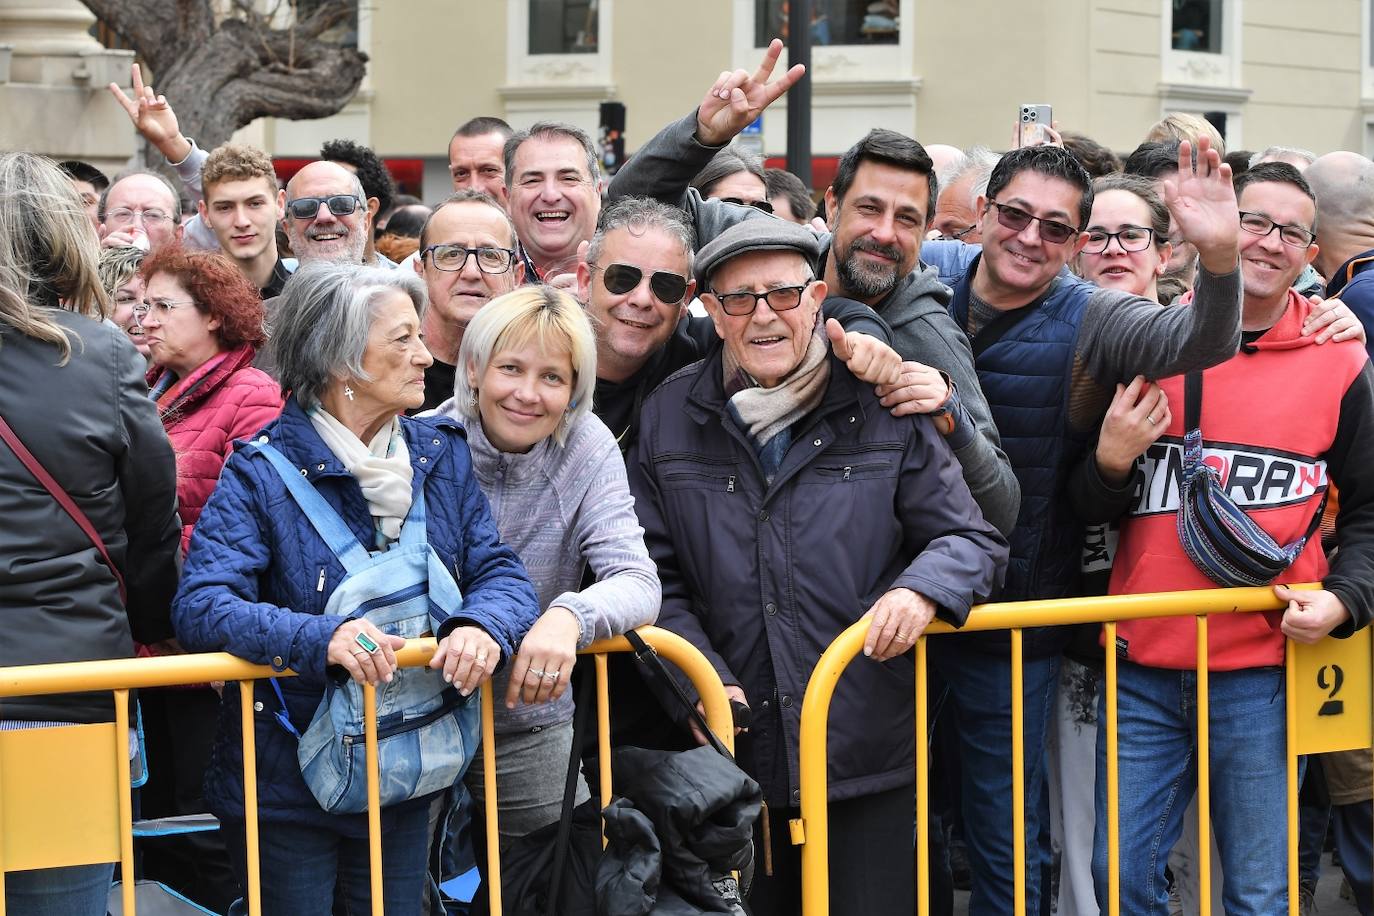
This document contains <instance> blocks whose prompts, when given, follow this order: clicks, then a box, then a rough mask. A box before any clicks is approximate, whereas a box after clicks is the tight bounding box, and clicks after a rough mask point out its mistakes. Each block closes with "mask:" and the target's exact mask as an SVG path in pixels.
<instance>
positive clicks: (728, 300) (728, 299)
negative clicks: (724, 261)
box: [711, 280, 816, 318]
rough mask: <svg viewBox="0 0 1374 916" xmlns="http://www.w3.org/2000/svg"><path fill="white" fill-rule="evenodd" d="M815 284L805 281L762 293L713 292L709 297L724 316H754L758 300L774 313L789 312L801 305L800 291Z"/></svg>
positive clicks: (811, 281)
mask: <svg viewBox="0 0 1374 916" xmlns="http://www.w3.org/2000/svg"><path fill="white" fill-rule="evenodd" d="M815 282H816V281H815V280H807V281H806V282H805V283H803V284H802V285H801V286H779V287H777V288H776V289H770V290H768V291H766V292H762V293H752V292H746V291H741V292H737V293H720V292H714V291H713V292H712V293H711V295H712V296H715V297H716V301H717V302H719V303H720V307H721V308H722V309H724V310H725V314H727V315H734V316H735V317H737V318H740V317H743V316H745V315H752V314H754V310H755V309H756V308H758V307H759V300H760V299H762V300H763V301H764V302H767V303H768V307H769V308H770V309H772V310H773V311H775V312H787V311H791V310H792V309H794V308H796V307H797V306H799V305H801V298H802V291H803V290H804V289H806V288H807V287H808V286H810V285H811V284H812V283H815Z"/></svg>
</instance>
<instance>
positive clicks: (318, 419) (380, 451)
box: [310, 408, 415, 541]
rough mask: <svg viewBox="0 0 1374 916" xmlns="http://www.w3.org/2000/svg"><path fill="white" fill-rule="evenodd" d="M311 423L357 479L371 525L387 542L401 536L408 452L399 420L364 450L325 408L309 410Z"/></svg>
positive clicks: (407, 492)
mask: <svg viewBox="0 0 1374 916" xmlns="http://www.w3.org/2000/svg"><path fill="white" fill-rule="evenodd" d="M310 422H311V424H313V425H314V427H315V432H317V433H319V434H320V438H321V439H323V440H324V444H325V445H327V446H329V450H330V451H331V452H333V453H334V456H335V457H336V458H338V459H339V460H340V461H341V462H343V466H344V467H345V468H347V469H348V472H349V473H350V474H352V475H353V476H354V477H356V478H357V479H358V486H360V487H362V490H363V499H365V500H367V509H368V511H369V512H370V513H371V514H372V519H373V523H374V524H375V525H376V526H377V529H378V530H379V531H381V533H382V534H383V535H384V536H385V537H386V539H387V540H388V541H394V540H396V539H397V538H399V537H400V536H401V522H403V521H405V517H406V514H407V513H409V512H410V482H411V478H412V477H413V476H414V473H415V472H414V469H413V468H412V467H411V466H410V450H409V449H407V448H406V440H405V436H403V435H401V421H400V419H399V418H393V419H392V421H391V422H390V423H388V424H387V425H386V426H383V427H382V428H381V430H380V431H379V432H378V433H377V435H375V436H373V437H372V441H371V442H369V443H368V444H367V446H366V447H364V445H363V442H362V440H361V439H359V438H358V437H357V436H356V435H354V434H353V431H352V430H350V429H349V428H348V427H346V426H344V425H343V424H342V423H340V422H339V421H338V419H337V418H336V417H334V415H333V414H331V413H329V411H327V410H325V409H324V408H319V409H317V410H312V411H310Z"/></svg>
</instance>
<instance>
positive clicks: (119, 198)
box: [96, 169, 181, 251]
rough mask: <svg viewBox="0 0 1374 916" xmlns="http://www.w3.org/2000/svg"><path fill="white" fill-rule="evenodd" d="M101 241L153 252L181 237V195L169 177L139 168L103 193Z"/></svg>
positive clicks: (98, 209)
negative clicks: (169, 180) (174, 188)
mask: <svg viewBox="0 0 1374 916" xmlns="http://www.w3.org/2000/svg"><path fill="white" fill-rule="evenodd" d="M96 217H97V218H98V219H99V220H100V228H99V230H98V233H99V235H100V244H101V245H102V246H103V247H105V248H123V247H126V246H132V247H134V248H142V249H143V250H144V251H152V250H153V249H156V248H161V247H162V246H163V245H166V244H167V243H168V242H175V241H180V240H181V198H179V197H177V194H176V191H174V190H173V189H172V186H171V184H170V183H168V181H167V179H165V178H163V177H162V176H161V175H159V174H157V173H156V172H149V171H146V170H143V169H139V170H136V171H132V172H125V173H124V174H123V175H120V176H118V177H117V178H115V180H114V182H113V183H112V184H111V185H110V186H109V187H108V188H106V189H105V192H104V193H103V194H101V195H100V205H99V207H98V208H97V211H96Z"/></svg>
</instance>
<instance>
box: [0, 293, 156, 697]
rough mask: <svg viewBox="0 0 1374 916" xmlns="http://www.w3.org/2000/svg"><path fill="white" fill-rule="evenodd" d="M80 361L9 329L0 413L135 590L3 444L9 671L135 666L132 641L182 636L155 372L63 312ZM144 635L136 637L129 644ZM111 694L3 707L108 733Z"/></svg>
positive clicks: (4, 617)
mask: <svg viewBox="0 0 1374 916" xmlns="http://www.w3.org/2000/svg"><path fill="white" fill-rule="evenodd" d="M50 314H51V315H52V317H53V318H54V319H55V320H56V321H57V322H58V323H59V324H60V325H62V326H63V327H64V328H66V329H67V330H68V331H69V332H71V334H72V338H73V341H72V354H71V360H70V361H69V362H68V363H67V364H66V365H65V366H58V365H57V363H58V360H59V358H60V355H59V353H58V350H57V348H56V347H54V346H53V345H51V344H48V343H44V342H42V341H39V340H35V339H34V338H31V337H28V336H27V335H24V334H21V333H20V332H18V331H16V330H15V329H14V328H13V327H11V326H9V325H7V324H0V416H3V417H4V418H5V420H6V421H7V422H8V423H9V424H10V426H11V427H12V428H13V429H14V431H15V433H16V434H18V436H19V438H20V440H21V441H23V442H24V444H25V445H26V446H27V447H28V449H29V451H30V452H32V453H33V455H34V457H35V458H37V459H38V461H39V463H40V464H42V465H43V466H44V467H45V468H46V469H47V470H48V473H50V474H51V475H52V476H53V477H54V478H55V479H56V480H57V483H58V484H59V485H60V486H61V487H62V488H63V489H64V490H66V491H67V493H68V494H69V495H70V496H71V497H72V499H73V500H74V501H75V502H76V504H77V505H78V506H79V507H80V508H81V510H82V511H83V512H85V514H86V515H87V517H88V518H89V519H90V520H91V524H92V525H93V526H94V527H95V529H96V531H97V532H98V533H99V534H100V537H101V540H103V541H104V542H105V546H106V548H107V549H108V550H109V552H110V557H111V559H113V560H114V563H115V565H116V566H117V567H119V569H120V570H121V572H122V573H123V575H124V579H125V582H126V584H127V586H128V596H129V603H128V611H127V614H126V611H125V607H124V605H123V604H122V603H121V601H120V598H119V588H118V585H117V583H116V581H115V577H114V575H113V573H111V572H110V570H109V568H108V567H107V566H106V565H105V563H104V561H103V560H102V559H101V558H100V554H99V552H98V551H97V550H96V548H95V546H94V545H92V543H91V541H90V540H89V539H88V538H87V537H86V535H85V534H83V533H82V532H81V529H80V528H78V527H77V526H76V523H75V522H73V521H72V520H71V518H70V517H69V516H68V515H67V514H66V513H65V512H64V511H63V510H62V508H61V507H60V506H59V505H58V504H57V502H56V501H55V500H54V499H53V498H52V497H51V496H50V495H48V492H47V490H45V489H43V487H42V485H41V484H39V483H38V481H37V480H36V479H34V477H33V475H32V474H30V473H29V471H28V470H27V469H26V468H25V467H24V465H22V464H21V463H20V462H19V459H18V458H17V457H15V455H14V453H13V452H12V451H10V449H9V447H8V446H6V445H4V444H2V443H0V520H3V522H0V622H3V626H4V630H5V633H6V638H5V639H3V640H0V667H4V666H8V665H35V664H42V663H45V662H72V661H85V660H88V659H101V658H128V657H130V656H132V655H133V653H134V646H133V639H138V640H139V641H141V642H155V641H157V640H161V639H166V638H168V637H170V636H171V635H172V626H171V621H170V619H169V616H168V612H169V609H170V607H171V599H172V593H173V592H174V591H175V590H176V584H177V582H176V576H177V569H176V562H177V558H178V555H179V553H180V544H179V538H180V534H181V526H180V524H179V523H178V521H177V513H176V461H175V458H174V457H173V455H172V446H171V444H170V443H169V442H168V441H167V434H166V432H164V431H163V428H162V423H161V421H160V420H158V416H157V408H156V406H155V405H154V404H153V402H152V401H150V400H149V399H148V387H147V385H145V384H144V381H143V373H144V371H145V370H146V368H147V366H146V364H145V363H144V361H143V359H142V358H141V357H140V356H139V355H138V353H137V352H136V351H135V350H134V348H133V345H132V344H131V343H129V339H128V338H127V337H126V336H125V335H124V333H123V332H122V331H120V330H119V329H118V328H116V327H115V326H114V325H112V324H110V323H108V322H97V321H92V320H91V319H89V318H84V317H82V316H80V315H76V314H73V313H71V312H66V311H61V310H57V309H54V310H52V311H51V312H50ZM131 631H132V633H131ZM113 717H114V716H113V704H112V701H111V699H110V696H109V695H108V694H85V695H81V696H71V695H62V696H48V697H32V698H18V699H13V700H6V701H4V704H3V708H0V718H5V719H23V720H30V721H58V722H100V721H110V720H111V719H113Z"/></svg>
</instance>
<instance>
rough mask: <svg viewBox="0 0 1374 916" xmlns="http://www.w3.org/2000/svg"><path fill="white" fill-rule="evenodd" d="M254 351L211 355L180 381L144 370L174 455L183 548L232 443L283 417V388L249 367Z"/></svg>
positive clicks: (241, 349) (245, 347) (161, 371)
mask: <svg viewBox="0 0 1374 916" xmlns="http://www.w3.org/2000/svg"><path fill="white" fill-rule="evenodd" d="M253 356H254V350H253V348H252V347H250V346H248V345H247V344H245V345H243V346H241V347H238V348H236V349H233V350H229V351H227V352H224V353H219V354H217V355H215V356H212V357H211V358H210V359H208V360H206V361H205V362H204V363H202V364H201V366H200V367H199V368H197V369H196V370H195V371H193V372H192V373H191V374H190V375H188V376H186V377H185V378H183V379H175V380H172V379H171V378H170V377H169V376H168V370H166V369H163V368H161V367H155V368H153V369H152V370H150V371H149V372H148V386H149V388H151V389H152V390H153V391H154V392H155V393H156V392H157V391H158V387H159V384H161V385H168V384H169V383H170V387H167V390H166V391H164V392H162V393H161V394H158V396H157V407H158V413H159V414H160V415H161V417H162V425H163V427H164V428H165V429H166V430H167V437H168V438H169V439H171V440H172V448H173V450H174V451H175V452H176V456H177V503H178V509H179V511H180V513H181V526H182V528H181V549H182V552H183V554H184V553H185V551H186V548H187V546H188V545H189V544H190V541H191V529H193V528H194V527H195V525H196V520H197V519H199V518H200V510H201V509H202V508H204V507H205V503H206V501H207V500H209V498H210V494H211V492H213V491H214V489H215V484H216V483H217V482H218V481H219V472H220V468H222V467H223V466H224V462H225V461H226V460H228V458H229V454H230V453H231V452H232V451H233V443H234V440H235V439H244V438H247V437H249V436H251V435H253V434H254V433H255V432H257V431H258V430H260V429H262V428H263V427H264V426H266V425H267V424H268V423H270V422H271V421H273V420H275V419H276V418H277V415H278V414H280V413H281V408H282V403H283V402H282V396H281V387H280V386H279V385H278V384H277V383H276V382H274V381H272V378H271V376H269V375H268V374H267V373H265V372H263V371H262V370H261V369H254V368H253V365H252V363H253Z"/></svg>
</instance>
